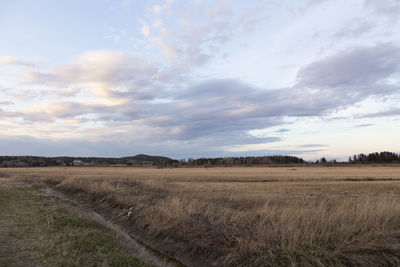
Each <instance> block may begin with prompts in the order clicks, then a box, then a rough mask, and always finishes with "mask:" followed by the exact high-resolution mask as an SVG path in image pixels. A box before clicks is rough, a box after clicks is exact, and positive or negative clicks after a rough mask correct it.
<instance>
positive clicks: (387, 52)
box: [0, 0, 400, 160]
mask: <svg viewBox="0 0 400 267" xmlns="http://www.w3.org/2000/svg"><path fill="white" fill-rule="evenodd" d="M0 36H1V37H0V40H1V42H0V154H1V155H37V156H63V155H69V156H100V157H102V156H108V157H122V156H130V155H136V154H139V153H144V154H150V155H164V156H169V157H172V158H176V159H181V158H187V157H194V158H198V157H221V156H258V155H278V154H279V155H294V156H299V157H302V158H304V159H307V160H313V159H318V158H320V157H327V158H328V159H337V160H344V159H347V158H348V157H349V156H351V155H353V154H358V153H370V152H375V151H392V152H397V153H398V152H400V142H399V141H400V138H399V132H400V1H399V0H379V1H377V0H298V1H293V0H263V1H261V0H250V1H241V0H231V1H228V0H218V1H216V0H186V1H184V0H79V1H78V0H70V1H53V0H0Z"/></svg>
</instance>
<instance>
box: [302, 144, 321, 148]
mask: <svg viewBox="0 0 400 267" xmlns="http://www.w3.org/2000/svg"><path fill="white" fill-rule="evenodd" d="M299 147H327V145H324V144H304V145H300V146H299Z"/></svg>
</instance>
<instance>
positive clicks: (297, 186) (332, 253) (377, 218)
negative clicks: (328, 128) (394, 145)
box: [0, 166, 400, 266]
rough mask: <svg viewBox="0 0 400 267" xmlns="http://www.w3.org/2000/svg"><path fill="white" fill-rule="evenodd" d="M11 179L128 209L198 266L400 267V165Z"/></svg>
mask: <svg viewBox="0 0 400 267" xmlns="http://www.w3.org/2000/svg"><path fill="white" fill-rule="evenodd" d="M2 176H3V177H5V176H7V177H14V178H15V179H22V180H26V181H31V182H43V183H46V184H48V185H51V186H54V187H55V188H58V189H59V190H62V191H64V192H68V193H69V194H71V195H76V196H78V195H79V196H81V197H86V198H85V200H86V201H91V202H92V203H103V204H104V203H107V204H108V205H109V207H113V208H114V209H120V210H122V211H123V216H124V218H123V220H124V221H125V223H126V221H127V222H128V224H129V225H131V226H132V229H136V231H140V232H141V233H143V235H144V236H146V237H148V238H150V239H152V240H155V241H159V242H161V243H162V242H164V241H166V240H167V241H168V242H169V243H170V244H177V245H176V246H171V247H170V250H174V249H175V250H180V252H183V253H185V254H186V255H191V256H192V259H199V260H198V261H193V264H194V265H196V264H197V265H212V264H213V265H218V266H221V265H225V266H235V265H247V266H265V265H267V266H287V265H294V266H316V265H317V266H326V265H334V266H372V265H374V266H398V265H400V167H379V166H377V167H371V166H351V167H287V168H285V167H280V168H262V167H253V168H178V169H155V168H123V167H108V168H89V167H69V168H63V167H58V168H27V169H23V168H18V169H0V177H2ZM0 179H1V178H0ZM121 221H122V219H121ZM167 250H168V249H167ZM171 254H173V253H171ZM200 259H201V260H200Z"/></svg>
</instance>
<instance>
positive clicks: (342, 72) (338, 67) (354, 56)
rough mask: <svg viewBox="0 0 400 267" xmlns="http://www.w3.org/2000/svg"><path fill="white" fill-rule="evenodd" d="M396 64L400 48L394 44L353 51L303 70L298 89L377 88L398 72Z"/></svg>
mask: <svg viewBox="0 0 400 267" xmlns="http://www.w3.org/2000/svg"><path fill="white" fill-rule="evenodd" d="M399 62H400V48H399V47H398V46H396V45H394V44H391V43H381V44H377V45H375V46H364V47H363V46H361V47H356V48H353V49H351V50H349V51H345V52H343V53H340V54H338V55H334V56H331V57H328V58H324V59H321V60H318V61H316V62H313V63H311V64H310V65H308V66H307V67H305V68H302V69H301V70H300V71H299V73H298V76H297V79H298V86H308V87H313V88H341V87H344V86H345V87H348V86H352V87H353V88H354V86H360V85H362V86H366V85H374V84H375V85H376V84H377V83H378V82H381V81H383V80H384V79H386V78H389V77H390V76H391V75H392V74H394V73H396V72H398V71H399V69H400V63H399ZM360 89H362V88H360ZM376 89H377V90H379V88H376Z"/></svg>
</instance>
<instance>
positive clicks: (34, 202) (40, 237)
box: [0, 183, 146, 266]
mask: <svg viewBox="0 0 400 267" xmlns="http://www.w3.org/2000/svg"><path fill="white" fill-rule="evenodd" d="M0 240H1V242H0V266H145V265H146V264H145V263H143V262H142V261H140V260H138V259H137V258H135V257H133V256H131V255H130V253H129V251H128V250H127V249H125V248H123V247H122V246H121V245H120V244H119V243H118V242H117V239H116V236H115V235H114V234H113V233H112V232H111V231H110V230H109V229H107V228H106V227H105V226H103V225H102V224H100V223H97V222H95V221H93V220H90V219H86V218H83V217H82V216H80V215H78V214H77V213H75V212H73V211H71V210H70V209H69V208H68V207H67V205H66V203H64V202H63V201H61V200H60V199H58V198H55V197H51V196H45V195H43V194H42V193H41V189H40V188H39V187H38V186H31V187H28V186H23V185H15V184H14V185H5V184H4V183H0Z"/></svg>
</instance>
